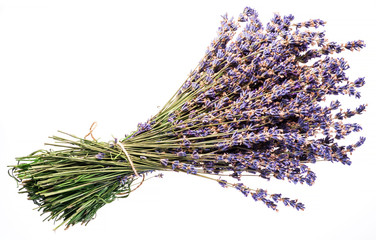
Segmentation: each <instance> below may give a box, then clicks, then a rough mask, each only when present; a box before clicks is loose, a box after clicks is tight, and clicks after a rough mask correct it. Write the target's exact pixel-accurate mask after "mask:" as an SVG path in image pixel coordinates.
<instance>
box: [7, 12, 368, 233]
mask: <svg viewBox="0 0 376 240" xmlns="http://www.w3.org/2000/svg"><path fill="white" fill-rule="evenodd" d="M293 20H294V17H293V16H292V15H288V16H284V17H282V16H280V15H279V14H275V15H274V16H273V18H272V19H271V21H270V22H269V23H267V25H266V26H263V24H262V23H261V22H260V20H259V19H258V14H257V12H256V11H255V10H254V9H252V8H249V7H247V8H245V9H244V11H243V13H241V14H240V16H239V17H238V20H237V21H236V20H234V18H229V17H228V16H227V15H224V16H223V19H222V21H221V26H220V27H219V29H218V36H217V37H216V38H215V39H214V41H213V42H212V43H211V44H210V46H209V48H208V49H207V51H206V54H205V56H204V57H203V59H202V60H201V61H200V63H199V64H198V66H197V68H196V69H195V70H193V71H192V72H191V74H190V75H189V78H188V79H187V80H186V81H185V82H184V84H183V85H182V87H181V88H180V89H179V90H178V91H177V92H176V94H175V95H173V97H172V98H171V99H170V100H169V101H168V102H167V104H166V105H165V106H164V107H163V108H162V109H161V110H160V111H159V112H158V113H157V114H156V115H155V116H154V117H152V118H151V119H149V120H148V121H146V122H144V123H139V124H138V127H137V130H136V131H135V132H133V133H132V134H130V135H129V136H127V137H126V138H124V139H122V140H119V141H118V140H116V139H115V141H113V142H110V143H106V142H100V141H97V140H95V139H93V140H92V141H91V140H86V139H81V138H79V137H75V136H73V135H70V134H67V135H68V136H70V137H71V138H70V139H68V138H63V137H56V136H54V137H53V139H54V140H55V141H56V143H55V144H50V145H53V146H58V147H63V148H62V150H57V151H37V152H35V153H33V154H31V155H30V156H27V157H22V158H18V159H17V160H18V161H19V164H18V165H16V166H12V167H13V171H14V176H15V177H16V178H17V179H18V180H19V181H22V182H21V186H22V187H21V191H22V192H25V193H27V194H28V195H29V198H30V199H31V200H33V201H34V202H35V203H36V204H37V205H38V206H39V209H40V210H42V211H43V213H48V214H49V216H48V217H47V218H46V219H48V220H63V223H62V224H66V225H67V227H69V226H70V225H74V224H76V223H79V222H82V223H87V222H89V221H90V220H91V219H92V218H93V216H94V215H95V213H96V211H97V210H98V209H99V208H100V207H102V206H103V205H105V204H106V203H109V202H111V201H113V200H114V199H115V198H118V197H127V196H128V195H129V193H130V192H131V191H132V189H133V190H134V189H135V187H134V186H136V185H135V183H136V182H137V179H139V180H141V178H142V180H141V181H142V182H144V180H145V176H146V175H147V174H148V173H151V172H154V171H177V172H185V173H187V174H191V175H194V176H199V177H203V178H207V179H211V180H214V181H217V182H218V183H219V185H221V186H222V187H232V188H234V189H236V190H238V191H240V192H241V193H242V194H243V195H245V196H251V197H252V198H253V199H254V200H255V201H261V202H263V203H264V204H265V205H266V206H267V207H269V208H271V209H274V210H277V205H278V203H280V202H282V203H283V204H284V205H286V206H291V207H293V208H295V209H297V210H304V205H303V204H302V203H300V202H298V201H297V200H291V199H290V198H287V197H282V195H281V194H279V193H278V194H270V193H268V192H267V191H266V190H263V189H252V188H249V187H247V186H245V185H244V184H243V183H241V182H238V181H240V180H242V179H243V178H244V177H246V176H249V175H251V176H259V177H261V178H264V179H271V178H276V179H279V180H287V181H289V182H292V183H295V184H296V183H301V184H304V183H305V184H307V185H309V186H311V185H313V184H314V182H315V180H316V175H315V173H314V172H313V171H312V170H311V169H310V168H309V166H310V165H311V164H313V163H316V162H317V161H330V162H340V163H342V164H345V165H350V164H351V161H350V158H349V156H348V155H349V154H350V153H351V152H353V151H354V150H355V149H356V148H358V147H359V146H361V145H362V144H363V143H364V141H365V138H364V137H361V138H360V139H359V141H358V142H356V143H354V144H351V145H341V144H340V142H339V140H341V139H343V138H345V137H346V136H348V135H349V134H350V133H352V132H358V131H360V130H361V129H362V128H361V126H360V125H359V124H357V123H344V122H343V121H342V120H344V119H348V118H351V117H353V116H354V115H359V114H362V113H363V112H364V111H365V108H366V105H365V104H362V105H360V106H359V107H358V108H356V109H353V110H351V109H347V110H346V111H345V110H343V109H340V108H339V107H340V106H341V103H340V101H339V100H336V101H332V102H330V103H328V102H327V101H326V96H329V95H339V94H341V95H348V96H350V97H355V98H360V97H361V96H360V92H359V91H358V89H359V88H360V87H362V86H363V85H364V83H365V81H364V78H363V77H361V78H358V79H356V80H355V81H351V80H350V79H349V78H348V77H347V76H346V73H345V71H346V70H347V69H348V68H349V66H348V64H347V62H346V61H345V60H344V59H343V58H338V57H336V56H335V55H334V54H338V53H341V52H342V51H345V50H351V51H353V50H360V49H362V48H363V47H365V44H364V42H363V41H361V40H358V41H350V42H347V43H344V44H339V43H336V42H329V41H328V40H327V39H326V38H325V33H324V31H322V30H320V28H322V27H323V26H324V25H325V22H324V21H322V20H320V19H313V20H309V21H307V22H302V23H293ZM157 176H162V175H161V173H159V174H158V175H157ZM225 176H229V177H230V178H234V179H236V183H231V182H230V181H229V179H227V180H225V179H223V178H225ZM142 182H141V183H142ZM138 187H139V183H137V187H136V188H138ZM62 224H60V225H62ZM60 225H59V226H60Z"/></svg>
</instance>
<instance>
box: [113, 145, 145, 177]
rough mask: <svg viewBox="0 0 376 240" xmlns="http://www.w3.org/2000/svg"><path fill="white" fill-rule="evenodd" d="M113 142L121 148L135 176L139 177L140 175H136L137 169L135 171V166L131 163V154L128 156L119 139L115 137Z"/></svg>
mask: <svg viewBox="0 0 376 240" xmlns="http://www.w3.org/2000/svg"><path fill="white" fill-rule="evenodd" d="M115 144H117V145H118V146H119V147H120V148H121V150H123V152H124V154H125V156H126V157H127V159H128V162H129V164H131V167H132V170H133V172H134V174H135V175H136V176H137V177H140V175H138V173H137V171H136V168H135V167H134V165H133V162H132V159H131V156H129V154H128V152H127V150H125V147H124V145H123V144H122V143H121V142H120V141H117V139H116V138H115Z"/></svg>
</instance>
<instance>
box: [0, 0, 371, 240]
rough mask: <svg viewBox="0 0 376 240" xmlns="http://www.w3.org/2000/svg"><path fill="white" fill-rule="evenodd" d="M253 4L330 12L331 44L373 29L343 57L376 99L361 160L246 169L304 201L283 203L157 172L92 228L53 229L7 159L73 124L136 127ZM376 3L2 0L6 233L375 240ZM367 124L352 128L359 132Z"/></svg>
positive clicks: (0, 182)
mask: <svg viewBox="0 0 376 240" xmlns="http://www.w3.org/2000/svg"><path fill="white" fill-rule="evenodd" d="M245 6H251V7H253V8H255V9H256V10H257V11H258V12H259V15H260V17H261V20H262V21H263V23H264V24H266V22H267V21H268V20H269V19H270V18H271V17H272V16H273V13H274V12H279V13H280V14H281V15H287V14H290V13H291V14H293V15H294V16H295V17H296V20H297V21H305V20H308V19H311V18H321V19H323V20H325V21H327V22H328V24H327V26H326V27H325V29H326V31H327V37H328V38H329V39H330V40H331V41H337V42H346V41H349V40H358V39H363V40H364V41H365V42H366V44H367V47H366V48H365V49H364V50H363V51H361V52H354V53H352V52H350V53H346V54H343V55H342V56H344V57H346V59H347V60H348V62H349V64H350V66H351V68H350V69H349V71H348V75H349V76H350V77H351V78H352V79H355V78H357V77H361V76H365V77H366V85H365V87H364V88H363V89H362V96H363V97H362V98H361V99H360V100H356V101H354V100H353V99H348V98H345V100H344V101H343V106H344V108H347V106H351V107H353V106H354V107H355V106H357V105H358V104H360V103H368V104H369V106H368V108H367V112H366V113H365V114H364V115H362V116H359V117H356V118H354V121H356V122H358V123H360V124H361V125H362V126H363V128H364V130H363V132H361V134H360V135H362V136H366V137H367V141H366V143H365V145H364V146H363V147H361V148H360V149H358V150H357V151H356V152H355V153H354V154H353V155H352V156H351V159H352V161H353V164H352V166H350V167H348V166H342V165H341V164H331V163H319V164H316V165H313V166H312V169H313V170H314V171H315V172H316V173H317V176H318V179H317V182H316V184H315V185H314V186H312V187H308V186H302V185H294V184H289V183H288V182H281V181H273V180H272V181H270V182H266V181H263V180H260V179H255V178H251V179H247V180H246V181H245V183H246V184H247V185H248V186H252V187H254V188H258V187H265V188H267V189H268V190H269V192H276V193H279V192H281V193H282V194H284V196H287V197H291V198H298V199H299V200H300V201H302V202H304V203H305V205H306V210H305V211H304V212H298V211H296V210H294V209H291V208H285V207H283V206H280V211H279V212H278V213H277V212H274V211H272V210H270V209H267V208H266V207H265V206H264V205H263V204H261V203H258V202H254V201H253V199H251V198H245V197H243V196H242V194H240V193H238V192H236V191H234V190H231V189H223V188H221V187H220V186H219V185H218V184H217V183H215V182H211V181H207V180H205V179H200V178H195V177H194V176H188V175H184V174H177V173H176V174H167V175H166V176H165V177H164V178H163V179H153V180H151V181H148V182H145V183H144V184H143V186H142V187H141V188H140V189H138V190H137V191H135V192H134V193H132V194H131V196H130V197H129V198H128V199H120V200H118V201H115V202H113V203H111V204H109V205H107V206H105V207H104V208H102V209H101V210H100V211H99V212H98V216H97V218H96V219H95V220H94V221H92V222H91V223H89V225H88V226H87V227H83V226H75V227H72V228H70V229H69V230H67V231H64V230H63V228H61V229H59V230H58V231H56V232H53V231H52V229H53V228H54V226H56V225H53V223H52V222H42V219H43V217H41V216H39V213H38V212H37V211H35V210H32V209H33V208H34V207H35V205H34V204H33V203H32V202H31V201H28V200H27V199H26V195H24V194H23V195H20V194H18V193H17V188H16V187H17V186H16V182H15V181H14V180H13V179H11V178H10V177H9V176H8V175H7V169H8V168H7V165H11V164H14V163H15V160H14V158H15V157H17V156H24V155H27V154H29V153H31V152H33V151H34V150H37V149H40V148H44V147H45V146H44V145H43V143H45V142H48V141H49V139H48V136H51V135H54V134H56V131H57V130H64V131H67V132H70V133H73V134H75V135H78V136H84V135H85V134H86V133H87V132H88V129H89V127H90V125H91V123H92V122H93V121H97V122H98V127H97V129H96V130H95V132H94V135H95V136H97V137H99V136H101V139H102V140H106V141H107V140H110V139H111V138H112V135H113V136H115V137H122V136H123V134H125V133H130V132H131V131H133V130H135V128H136V125H137V123H138V122H143V121H145V120H147V118H149V117H151V116H152V115H153V114H154V113H156V112H157V110H158V106H162V105H163V104H164V103H165V102H166V101H167V100H168V98H169V97H170V96H172V94H173V93H174V92H175V91H176V90H177V89H178V87H179V86H180V85H181V84H182V82H183V81H184V80H185V78H186V77H187V75H188V73H189V71H190V70H191V69H193V68H194V67H195V66H196V64H197V63H198V62H199V60H200V58H201V57H202V56H203V54H204V52H205V50H206V47H207V46H208V44H209V43H210V41H211V40H212V39H213V38H214V37H215V35H216V31H217V28H218V26H219V22H220V15H222V14H224V13H226V12H228V13H229V14H230V15H233V16H235V17H237V16H238V14H239V13H240V12H241V11H242V10H243V8H244V7H245ZM375 9H376V6H375V2H374V1H372V0H369V1H362V0H357V1H328V0H315V1H307V2H305V1H288V0H283V1H265V0H262V1H255V0H253V1H251V0H249V1H204V0H201V1H192V0H191V1H0V162H1V165H0V186H1V188H0V189H1V192H0V221H1V222H0V236H1V237H0V238H1V239H5V240H8V239H30V240H31V239H39V240H44V239H113V238H116V239H193V238H195V239H196V238H197V239H289V240H295V239H307V240H308V239H341V240H343V239H376V232H375V230H374V227H375V214H376V207H375V197H376V194H375V192H376V191H375V183H376V181H375V177H374V175H375V169H376V162H375V157H374V155H375V143H376V140H375V139H376V135H375V133H376V129H375V126H374V123H373V120H374V118H375V116H376V114H375V104H376V100H375V99H376V98H375V90H376V84H375V81H376V79H375V77H376V75H375V66H376V64H375V57H376V50H375V42H376V38H375V34H374V30H375V29H376V18H375V14H374V10H375ZM360 135H359V134H354V135H351V136H350V139H349V141H350V142H355V141H357V139H358V137H359V136H360Z"/></svg>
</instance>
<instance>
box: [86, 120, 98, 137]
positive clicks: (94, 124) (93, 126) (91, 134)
mask: <svg viewBox="0 0 376 240" xmlns="http://www.w3.org/2000/svg"><path fill="white" fill-rule="evenodd" d="M96 127H97V122H93V123H92V124H91V126H90V132H89V133H88V134H86V136H85V137H84V139H86V138H87V137H88V136H89V135H90V136H91V138H92V139H93V140H94V141H97V139H95V138H94V136H93V131H94V129H95V128H96Z"/></svg>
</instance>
